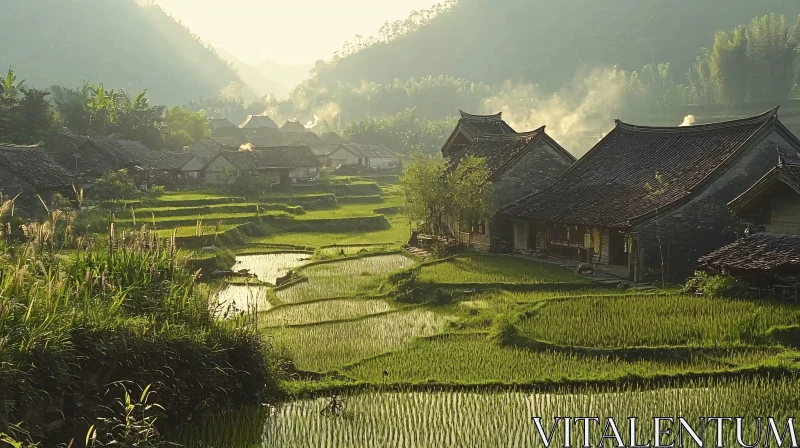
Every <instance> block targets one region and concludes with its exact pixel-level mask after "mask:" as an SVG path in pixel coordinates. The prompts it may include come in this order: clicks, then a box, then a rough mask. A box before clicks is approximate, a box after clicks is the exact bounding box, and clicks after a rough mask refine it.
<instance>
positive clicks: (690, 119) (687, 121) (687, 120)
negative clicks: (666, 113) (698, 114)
mask: <svg viewBox="0 0 800 448" xmlns="http://www.w3.org/2000/svg"><path fill="white" fill-rule="evenodd" d="M695 122H696V120H695V118H694V115H687V116H686V117H684V118H683V123H681V124H680V126H681V127H685V126H694V124H695Z"/></svg>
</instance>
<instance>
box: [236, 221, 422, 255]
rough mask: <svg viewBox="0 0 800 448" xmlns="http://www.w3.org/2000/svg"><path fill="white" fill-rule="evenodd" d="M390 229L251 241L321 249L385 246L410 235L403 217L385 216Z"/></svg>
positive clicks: (282, 235)
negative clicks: (334, 245)
mask: <svg viewBox="0 0 800 448" xmlns="http://www.w3.org/2000/svg"><path fill="white" fill-rule="evenodd" d="M386 219H387V220H388V221H389V224H391V227H390V228H388V229H384V230H376V231H371V232H343V233H337V232H288V233H280V234H276V235H271V236H267V237H258V238H253V239H251V241H252V242H254V243H263V244H288V245H292V246H299V247H314V248H316V247H322V246H330V245H333V244H336V245H340V246H347V245H353V244H386V243H400V242H404V241H408V238H409V237H410V235H411V230H410V229H409V225H408V220H407V219H406V218H405V217H404V216H400V215H397V216H387V217H386Z"/></svg>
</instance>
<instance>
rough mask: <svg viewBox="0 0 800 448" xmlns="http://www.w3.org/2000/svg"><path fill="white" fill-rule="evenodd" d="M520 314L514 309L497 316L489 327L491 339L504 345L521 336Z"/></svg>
mask: <svg viewBox="0 0 800 448" xmlns="http://www.w3.org/2000/svg"><path fill="white" fill-rule="evenodd" d="M517 323H519V314H517V313H515V312H513V311H506V312H504V313H501V314H498V315H497V317H495V319H494V322H492V326H491V328H490V329H489V339H491V340H493V341H497V342H499V343H500V344H502V345H508V344H511V343H513V341H514V340H515V339H516V338H517V337H518V336H519V328H517Z"/></svg>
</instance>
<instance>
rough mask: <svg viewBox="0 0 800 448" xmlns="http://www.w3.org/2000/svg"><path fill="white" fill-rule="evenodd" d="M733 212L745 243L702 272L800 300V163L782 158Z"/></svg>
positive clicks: (713, 256) (715, 257)
mask: <svg viewBox="0 0 800 448" xmlns="http://www.w3.org/2000/svg"><path fill="white" fill-rule="evenodd" d="M728 207H729V208H730V211H731V214H732V215H733V216H734V217H736V219H737V220H738V227H739V230H740V236H742V238H741V239H739V240H737V241H735V242H733V243H731V244H729V245H727V246H724V247H722V248H720V249H717V250H715V251H714V252H712V253H710V254H708V255H705V256H703V257H701V258H700V259H699V260H698V263H699V264H700V266H701V267H702V268H703V269H704V270H705V271H707V272H709V273H712V274H727V275H731V276H734V277H736V278H738V279H740V280H742V281H744V283H745V284H746V285H747V286H748V287H750V288H752V289H753V290H755V291H759V292H760V291H766V292H767V294H768V295H772V296H777V297H792V298H794V299H795V300H798V299H800V158H798V157H797V156H792V155H783V154H779V155H778V164H777V166H776V167H775V168H773V169H772V170H770V171H769V172H768V173H767V174H766V175H764V177H762V178H761V179H759V180H758V182H756V183H755V184H753V186H751V187H750V188H749V189H748V190H747V191H745V192H744V193H742V194H741V195H740V196H739V197H737V198H736V199H734V200H733V201H731V202H730V203H729V204H728ZM759 295H760V294H759Z"/></svg>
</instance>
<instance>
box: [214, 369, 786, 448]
mask: <svg viewBox="0 0 800 448" xmlns="http://www.w3.org/2000/svg"><path fill="white" fill-rule="evenodd" d="M569 392H570V391H567V392H565V393H550V394H531V393H525V392H520V391H513V390H512V391H499V390H487V391H485V392H452V391H430V392H385V393H362V394H353V395H348V396H345V397H342V402H343V403H344V404H343V412H342V416H341V417H339V418H331V417H326V416H325V415H322V413H321V410H322V409H324V408H325V406H327V404H328V403H329V399H327V398H319V399H313V400H303V401H297V402H293V403H288V404H286V405H285V406H282V407H280V408H276V409H274V411H273V412H272V413H271V415H270V417H269V418H268V419H267V423H266V424H265V425H264V433H263V442H262V443H263V445H262V446H264V447H300V446H314V447H321V448H326V447H331V448H332V447H342V446H347V447H350V448H367V447H369V448H371V447H376V446H393V447H415V446H425V447H445V446H464V447H467V446H468V447H501V446H502V447H514V448H516V447H530V446H539V444H540V443H542V441H541V439H540V438H539V434H538V432H537V429H536V426H535V425H534V424H533V422H532V421H531V417H533V416H535V417H541V421H542V424H543V426H544V428H545V432H549V428H550V426H551V425H552V422H553V418H554V417H556V416H598V417H600V418H601V419H603V420H601V421H602V423H601V424H596V425H590V426H589V428H590V440H591V441H590V445H591V446H597V445H598V444H599V441H600V440H601V436H602V433H603V430H604V428H605V419H607V418H614V420H615V422H616V423H617V425H620V426H619V428H620V432H621V434H622V437H623V440H624V442H625V444H626V445H630V439H629V433H628V432H627V428H628V417H630V416H635V417H638V419H639V422H640V423H641V425H642V426H641V427H640V428H638V433H639V434H640V435H638V436H637V437H641V438H642V439H644V442H645V443H646V441H647V440H652V438H653V432H652V429H653V418H654V417H672V418H674V419H677V417H683V418H685V419H686V420H687V421H688V422H690V423H691V424H692V425H693V427H694V428H695V429H696V430H697V432H699V430H698V429H697V426H698V424H699V423H698V422H699V420H698V418H699V417H701V416H719V415H730V416H743V417H747V420H746V425H745V428H747V429H748V431H746V432H745V433H744V434H745V436H746V439H745V440H747V441H749V442H748V443H752V441H753V440H755V431H756V430H755V421H754V420H753V417H755V416H766V415H769V416H773V417H774V418H775V419H776V421H782V422H783V423H785V422H786V419H787V418H789V417H792V416H794V415H795V411H796V409H797V405H798V398H797V397H798V396H800V395H799V394H800V385H799V384H798V382H797V381H796V380H790V379H780V380H765V379H754V380H737V381H728V382H723V381H719V380H709V381H697V382H696V383H694V384H691V385H689V386H688V387H682V388H675V389H660V390H637V389H632V388H621V389H620V390H618V391H615V392H606V391H602V390H588V391H580V393H569ZM576 392H578V391H576ZM576 425H577V426H575V427H574V430H573V431H571V433H570V434H571V437H570V441H569V442H568V443H565V440H564V434H563V428H561V429H560V430H557V431H555V436H554V440H553V442H552V443H553V445H552V446H583V445H584V443H585V442H584V441H583V437H584V434H583V430H582V426H581V425H579V424H578V423H576ZM645 425H647V426H645ZM782 427H783V425H781V426H780V428H782ZM728 428H729V429H730V426H729V427H728ZM676 432H677V430H676ZM685 437H686V438H685V439H684V440H685V443H687V444H688V446H696V445H694V444H693V442H692V441H691V439H689V436H688V435H687V436H685ZM715 439H716V430H715V426H714V424H713V423H710V424H709V426H708V427H707V430H706V431H703V441H704V446H716V440H715ZM674 440H675V435H674V433H673V435H672V436H667V437H666V438H665V439H664V441H665V443H671V442H672V441H674ZM762 440H763V439H762ZM605 442H606V443H611V441H609V440H606V441H605ZM637 442H640V443H641V442H642V441H641V440H637ZM724 442H725V446H739V445H737V444H736V431H734V430H726V431H725V432H724ZM676 445H677V443H676ZM228 446H231V447H238V445H235V442H234V444H231V445H228ZM615 446H616V445H615Z"/></svg>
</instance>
